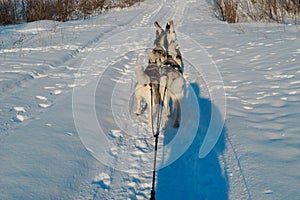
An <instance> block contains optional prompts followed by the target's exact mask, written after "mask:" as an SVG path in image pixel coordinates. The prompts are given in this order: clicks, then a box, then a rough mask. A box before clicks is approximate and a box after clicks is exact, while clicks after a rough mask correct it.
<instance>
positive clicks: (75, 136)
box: [0, 0, 300, 200]
mask: <svg viewBox="0 0 300 200" xmlns="http://www.w3.org/2000/svg"><path fill="white" fill-rule="evenodd" d="M169 19H174V23H175V29H176V31H177V36H178V42H179V45H180V47H181V52H182V54H183V58H184V77H185V79H186V83H185V98H184V101H183V104H182V113H181V126H180V128H179V129H175V128H172V126H171V124H172V120H173V118H171V119H170V121H168V120H167V118H166V116H165V115H163V116H162V126H163V127H164V128H162V130H161V132H162V133H161V134H160V138H159V149H158V163H157V164H158V172H157V177H156V181H157V182H156V198H157V199H191V200H194V199H197V200H198V199H299V198H300V192H299V189H298V188H299V186H300V172H299V170H298V169H299V166H300V160H299V158H300V146H299V139H300V136H299V126H298V123H299V122H298V121H299V118H300V114H299V112H298V108H299V106H300V105H299V104H300V101H299V94H300V81H299V80H300V79H299V78H300V77H299V76H300V68H299V66H300V59H299V54H300V49H299V39H300V34H299V30H298V27H297V26H290V25H285V24H276V23H268V24H265V23H244V24H230V25H229V24H226V23H224V22H220V21H218V20H217V19H216V18H214V16H213V13H212V12H211V10H210V8H209V5H208V4H207V2H206V1H204V0H201V1H195V0H188V1H180V0H174V1H172V3H170V2H167V1H164V0H157V1H151V0H148V1H144V2H142V3H140V5H139V6H134V7H132V8H129V9H122V10H112V11H108V12H106V13H104V14H102V15H98V16H94V17H91V18H89V19H87V20H77V21H70V22H65V23H60V22H53V21H38V22H32V23H28V24H20V25H13V26H2V27H0V40H1V41H2V42H1V46H0V60H1V61H0V94H1V95H0V163H1V164H0V199H101V200H102V199H149V197H150V191H151V183H152V182H151V181H152V168H153V153H154V152H153V149H154V138H153V136H152V132H151V130H150V129H149V128H148V126H147V115H148V113H147V111H145V113H144V114H142V115H141V116H135V114H134V109H135V106H136V105H135V102H134V98H133V90H134V86H135V76H134V70H133V69H134V65H135V63H136V62H137V61H139V62H143V64H144V65H146V56H147V52H149V50H151V48H152V45H153V40H154V37H155V28H154V26H153V23H154V21H158V22H159V23H160V24H165V23H166V22H167V21H168V20H169Z"/></svg>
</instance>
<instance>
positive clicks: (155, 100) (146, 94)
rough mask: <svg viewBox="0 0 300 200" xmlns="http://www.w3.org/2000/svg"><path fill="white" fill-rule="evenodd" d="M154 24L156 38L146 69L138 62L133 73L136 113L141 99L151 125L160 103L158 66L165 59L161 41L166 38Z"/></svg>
mask: <svg viewBox="0 0 300 200" xmlns="http://www.w3.org/2000/svg"><path fill="white" fill-rule="evenodd" d="M154 26H155V27H156V29H157V32H156V39H155V41H154V45H155V47H154V48H153V50H152V51H151V52H150V53H149V61H148V66H147V67H146V69H144V67H143V66H142V65H140V64H137V65H136V66H135V75H136V78H137V84H136V87H135V99H136V102H137V110H136V112H135V113H136V115H140V114H141V112H142V100H144V101H145V102H146V104H147V108H148V116H149V117H148V125H149V126H150V127H151V126H152V125H153V115H154V114H155V113H156V112H157V109H158V106H159V103H160V94H159V79H160V66H161V64H162V62H163V61H164V60H165V56H166V54H165V49H164V44H163V43H161V42H163V41H164V40H166V39H165V38H166V35H165V32H164V30H163V29H162V28H161V27H160V25H159V24H158V23H157V22H156V23H154Z"/></svg>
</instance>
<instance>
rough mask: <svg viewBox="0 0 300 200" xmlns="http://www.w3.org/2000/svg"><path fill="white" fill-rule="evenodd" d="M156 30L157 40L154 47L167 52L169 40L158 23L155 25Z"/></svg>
mask: <svg viewBox="0 0 300 200" xmlns="http://www.w3.org/2000/svg"><path fill="white" fill-rule="evenodd" d="M154 26H155V28H156V38H155V40H154V46H155V48H157V49H161V50H162V51H164V52H166V51H167V49H168V40H167V37H166V32H165V30H164V29H163V28H162V27H161V26H160V25H159V23H158V22H155V23H154Z"/></svg>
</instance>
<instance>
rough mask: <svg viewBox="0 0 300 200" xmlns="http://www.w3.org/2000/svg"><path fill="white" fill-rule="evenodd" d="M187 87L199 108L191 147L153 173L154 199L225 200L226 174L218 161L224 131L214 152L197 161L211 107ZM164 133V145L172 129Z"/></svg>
mask: <svg viewBox="0 0 300 200" xmlns="http://www.w3.org/2000/svg"><path fill="white" fill-rule="evenodd" d="M191 87H192V88H193V90H194V92H195V94H196V95H197V98H198V104H199V107H200V108H201V109H199V110H200V116H201V117H200V118H201V119H200V121H199V122H198V123H199V127H198V130H197V134H196V136H195V138H194V141H193V143H192V145H191V146H190V147H189V148H188V150H187V151H186V152H185V153H184V154H183V155H182V156H181V157H180V158H179V159H178V160H176V161H175V162H174V163H172V164H171V165H169V166H167V167H165V168H163V169H160V170H159V171H158V172H157V185H156V195H155V196H156V199H157V200H164V199H172V200H177V199H178V200H183V199H184V200H228V199H229V197H228V192H229V184H228V175H227V172H226V169H223V168H224V166H226V164H223V165H221V164H220V161H219V159H218V158H219V156H221V157H222V156H223V154H224V148H225V134H226V128H225V127H224V128H223V132H222V134H221V136H220V138H219V140H218V142H217V144H216V146H215V147H214V149H213V150H212V151H211V152H210V153H209V154H208V155H207V156H206V157H205V158H203V159H200V158H199V157H198V154H199V149H200V146H201V144H202V142H203V140H204V137H205V134H206V132H207V129H208V127H209V123H210V116H211V106H213V105H212V102H211V101H210V100H208V99H204V98H201V97H200V89H199V86H198V84H196V83H192V84H191ZM219 117H221V115H219ZM195 123H197V122H195ZM164 134H165V139H164V143H165V144H166V143H168V142H169V140H170V138H168V134H169V137H172V135H174V129H173V128H171V127H168V128H166V129H165V133H164ZM186 134H189V133H186ZM171 154H172V152H171Z"/></svg>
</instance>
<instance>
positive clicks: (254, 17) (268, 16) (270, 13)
mask: <svg viewBox="0 0 300 200" xmlns="http://www.w3.org/2000/svg"><path fill="white" fill-rule="evenodd" d="M211 2H212V6H213V10H214V12H215V15H216V16H217V17H218V18H219V19H221V20H223V21H227V22H228V23H236V22H246V21H277V22H280V23H283V22H285V21H286V20H293V22H294V23H295V24H298V17H299V15H300V2H299V0H212V1H211Z"/></svg>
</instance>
